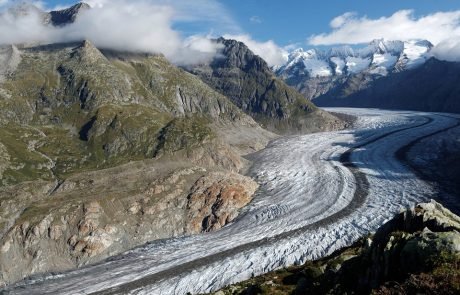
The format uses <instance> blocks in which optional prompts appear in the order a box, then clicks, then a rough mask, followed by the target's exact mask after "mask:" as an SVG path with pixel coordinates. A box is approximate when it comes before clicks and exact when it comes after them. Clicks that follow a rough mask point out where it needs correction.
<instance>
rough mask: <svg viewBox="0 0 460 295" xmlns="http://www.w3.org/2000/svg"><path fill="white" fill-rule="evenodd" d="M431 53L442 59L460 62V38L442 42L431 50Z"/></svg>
mask: <svg viewBox="0 0 460 295" xmlns="http://www.w3.org/2000/svg"><path fill="white" fill-rule="evenodd" d="M431 54H433V56H434V57H436V58H437V59H440V60H445V61H455V62H460V38H453V39H449V40H445V41H442V42H440V43H439V44H438V45H436V46H435V47H434V48H433V49H432V50H431Z"/></svg>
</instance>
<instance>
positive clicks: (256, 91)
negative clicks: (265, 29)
mask: <svg viewBox="0 0 460 295" xmlns="http://www.w3.org/2000/svg"><path fill="white" fill-rule="evenodd" d="M216 42H217V43H218V44H221V45H222V51H221V52H220V55H219V56H216V57H215V58H214V60H213V61H212V62H211V63H209V64H202V65H198V66H193V67H187V68H186V70H188V71H190V72H191V73H193V74H195V75H197V76H198V77H200V78H201V79H202V80H203V81H205V82H206V83H207V84H208V85H209V86H210V87H212V88H213V89H215V90H217V91H218V92H220V93H222V94H223V95H225V96H227V97H229V98H230V99H231V100H232V101H233V102H234V103H235V105H237V106H238V107H239V108H241V109H242V110H243V111H245V112H246V113H247V114H249V115H251V116H252V117H253V118H254V119H255V120H256V121H257V122H259V123H260V124H262V126H264V127H265V128H268V129H269V130H271V131H274V132H277V133H299V132H312V131H324V130H328V129H337V128H340V127H342V126H344V125H343V124H344V123H343V122H342V121H341V120H339V119H338V118H336V117H334V116H332V115H331V114H329V113H326V112H324V111H322V110H319V109H317V108H316V107H315V106H314V105H313V104H312V103H311V102H310V101H308V100H307V99H305V98H304V97H302V95H301V94H300V93H298V92H297V91H296V90H294V89H293V88H291V87H289V86H287V85H286V84H285V83H284V82H283V81H282V80H280V79H278V78H277V77H276V76H275V75H274V74H273V72H272V71H271V69H270V68H269V67H268V65H267V63H266V62H265V61H264V60H263V59H262V58H260V57H259V56H257V55H255V54H254V53H253V52H252V51H251V50H250V49H249V48H248V47H247V46H246V45H245V44H244V43H242V42H238V41H235V40H227V39H224V38H219V39H217V40H216Z"/></svg>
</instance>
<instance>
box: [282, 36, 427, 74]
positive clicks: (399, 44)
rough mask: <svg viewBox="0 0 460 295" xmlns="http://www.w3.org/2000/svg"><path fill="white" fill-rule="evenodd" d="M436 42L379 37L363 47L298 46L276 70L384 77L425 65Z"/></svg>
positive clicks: (288, 72)
mask: <svg viewBox="0 0 460 295" xmlns="http://www.w3.org/2000/svg"><path fill="white" fill-rule="evenodd" d="M432 47H433V45H432V44H431V43H430V42H429V41H426V40H412V41H397V40H396V41H388V40H384V39H376V40H373V41H372V42H370V43H369V44H367V45H366V46H364V47H362V48H352V47H350V46H341V47H335V48H330V49H328V50H319V49H309V50H304V49H303V48H298V49H296V50H294V51H292V52H291V53H290V54H289V57H288V62H287V63H286V64H285V65H284V66H282V67H280V68H279V69H277V73H278V74H279V75H281V76H283V77H285V78H288V77H291V76H295V75H303V76H309V77H327V76H341V75H349V74H356V73H360V72H367V73H369V74H372V75H380V76H385V75H387V74H388V73H389V72H394V71H402V70H406V69H411V68H414V67H416V66H418V65H421V64H423V63H424V62H425V61H426V60H427V59H428V57H429V51H430V50H431V48H432Z"/></svg>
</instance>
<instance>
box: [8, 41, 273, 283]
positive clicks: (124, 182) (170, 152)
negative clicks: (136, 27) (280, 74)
mask: <svg viewBox="0 0 460 295" xmlns="http://www.w3.org/2000/svg"><path fill="white" fill-rule="evenodd" d="M0 63H1V64H2V65H6V66H5V67H3V66H2V67H1V68H2V71H1V72H0V175H1V177H0V204H1V205H0V273H1V275H0V283H1V284H5V283H11V282H15V281H17V280H20V279H22V278H24V277H26V276H29V275H31V274H36V273H41V272H49V271H62V270H66V269H70V268H75V267H78V266H81V265H84V264H87V263H94V262H97V261H100V260H101V259H104V258H106V257H108V256H111V255H115V254H118V253H121V252H123V251H126V250H128V249H131V248H133V247H135V246H139V245H142V244H143V243H146V242H148V241H152V240H155V239H161V238H168V237H174V236H180V235H184V234H193V233H199V232H203V231H211V230H217V229H219V228H220V227H222V226H224V225H225V224H227V223H229V222H231V221H232V220H233V219H234V218H235V217H236V216H237V215H238V212H239V209H240V208H242V207H243V206H245V205H246V204H247V203H248V202H249V201H250V200H251V199H252V195H253V193H254V191H255V189H256V188H257V184H255V183H254V182H253V181H252V180H251V179H250V178H247V177H244V176H241V175H239V174H237V172H238V171H239V170H240V169H242V168H243V167H244V166H245V165H247V162H248V161H247V160H245V159H244V158H243V157H242V155H243V154H246V153H249V152H252V151H255V150H258V149H260V148H263V147H264V146H265V145H266V144H267V142H268V141H269V140H270V139H272V138H274V137H275V135H274V134H272V133H270V132H268V131H265V130H263V129H262V128H261V127H260V126H259V125H258V124H257V123H256V122H255V121H254V120H253V119H252V118H251V117H250V116H248V115H246V114H245V113H244V112H242V111H241V110H240V109H238V107H236V106H235V105H234V104H233V103H232V102H231V101H230V100H229V99H227V98H226V97H225V96H223V95H222V94H219V93H217V92H216V91H214V90H213V89H211V88H210V87H209V86H207V85H206V84H205V83H203V82H202V81H201V80H200V79H198V78H197V77H195V76H193V75H191V74H189V73H187V72H185V71H183V70H181V69H179V68H177V67H175V66H173V65H172V64H170V63H169V62H168V61H167V60H166V59H165V58H163V57H161V56H156V55H144V54H128V53H120V52H112V51H101V50H99V49H98V48H96V47H94V46H93V45H92V44H91V43H90V42H88V41H85V42H81V43H75V44H60V45H49V46H38V47H19V48H17V47H14V46H9V47H5V48H3V49H1V50H0Z"/></svg>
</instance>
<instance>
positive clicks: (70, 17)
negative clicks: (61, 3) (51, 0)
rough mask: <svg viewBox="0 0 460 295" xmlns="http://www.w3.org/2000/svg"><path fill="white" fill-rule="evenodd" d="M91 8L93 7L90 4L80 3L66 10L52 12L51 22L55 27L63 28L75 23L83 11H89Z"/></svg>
mask: <svg viewBox="0 0 460 295" xmlns="http://www.w3.org/2000/svg"><path fill="white" fill-rule="evenodd" d="M90 8H91V7H90V6H89V5H88V4H86V3H83V2H80V3H78V4H75V5H74V6H71V7H69V8H66V9H62V10H54V11H51V12H50V13H49V15H50V22H51V23H52V24H53V25H54V26H63V25H67V24H70V23H73V22H75V20H76V19H77V17H78V15H79V14H80V13H81V12H82V11H85V10H88V9H90Z"/></svg>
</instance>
